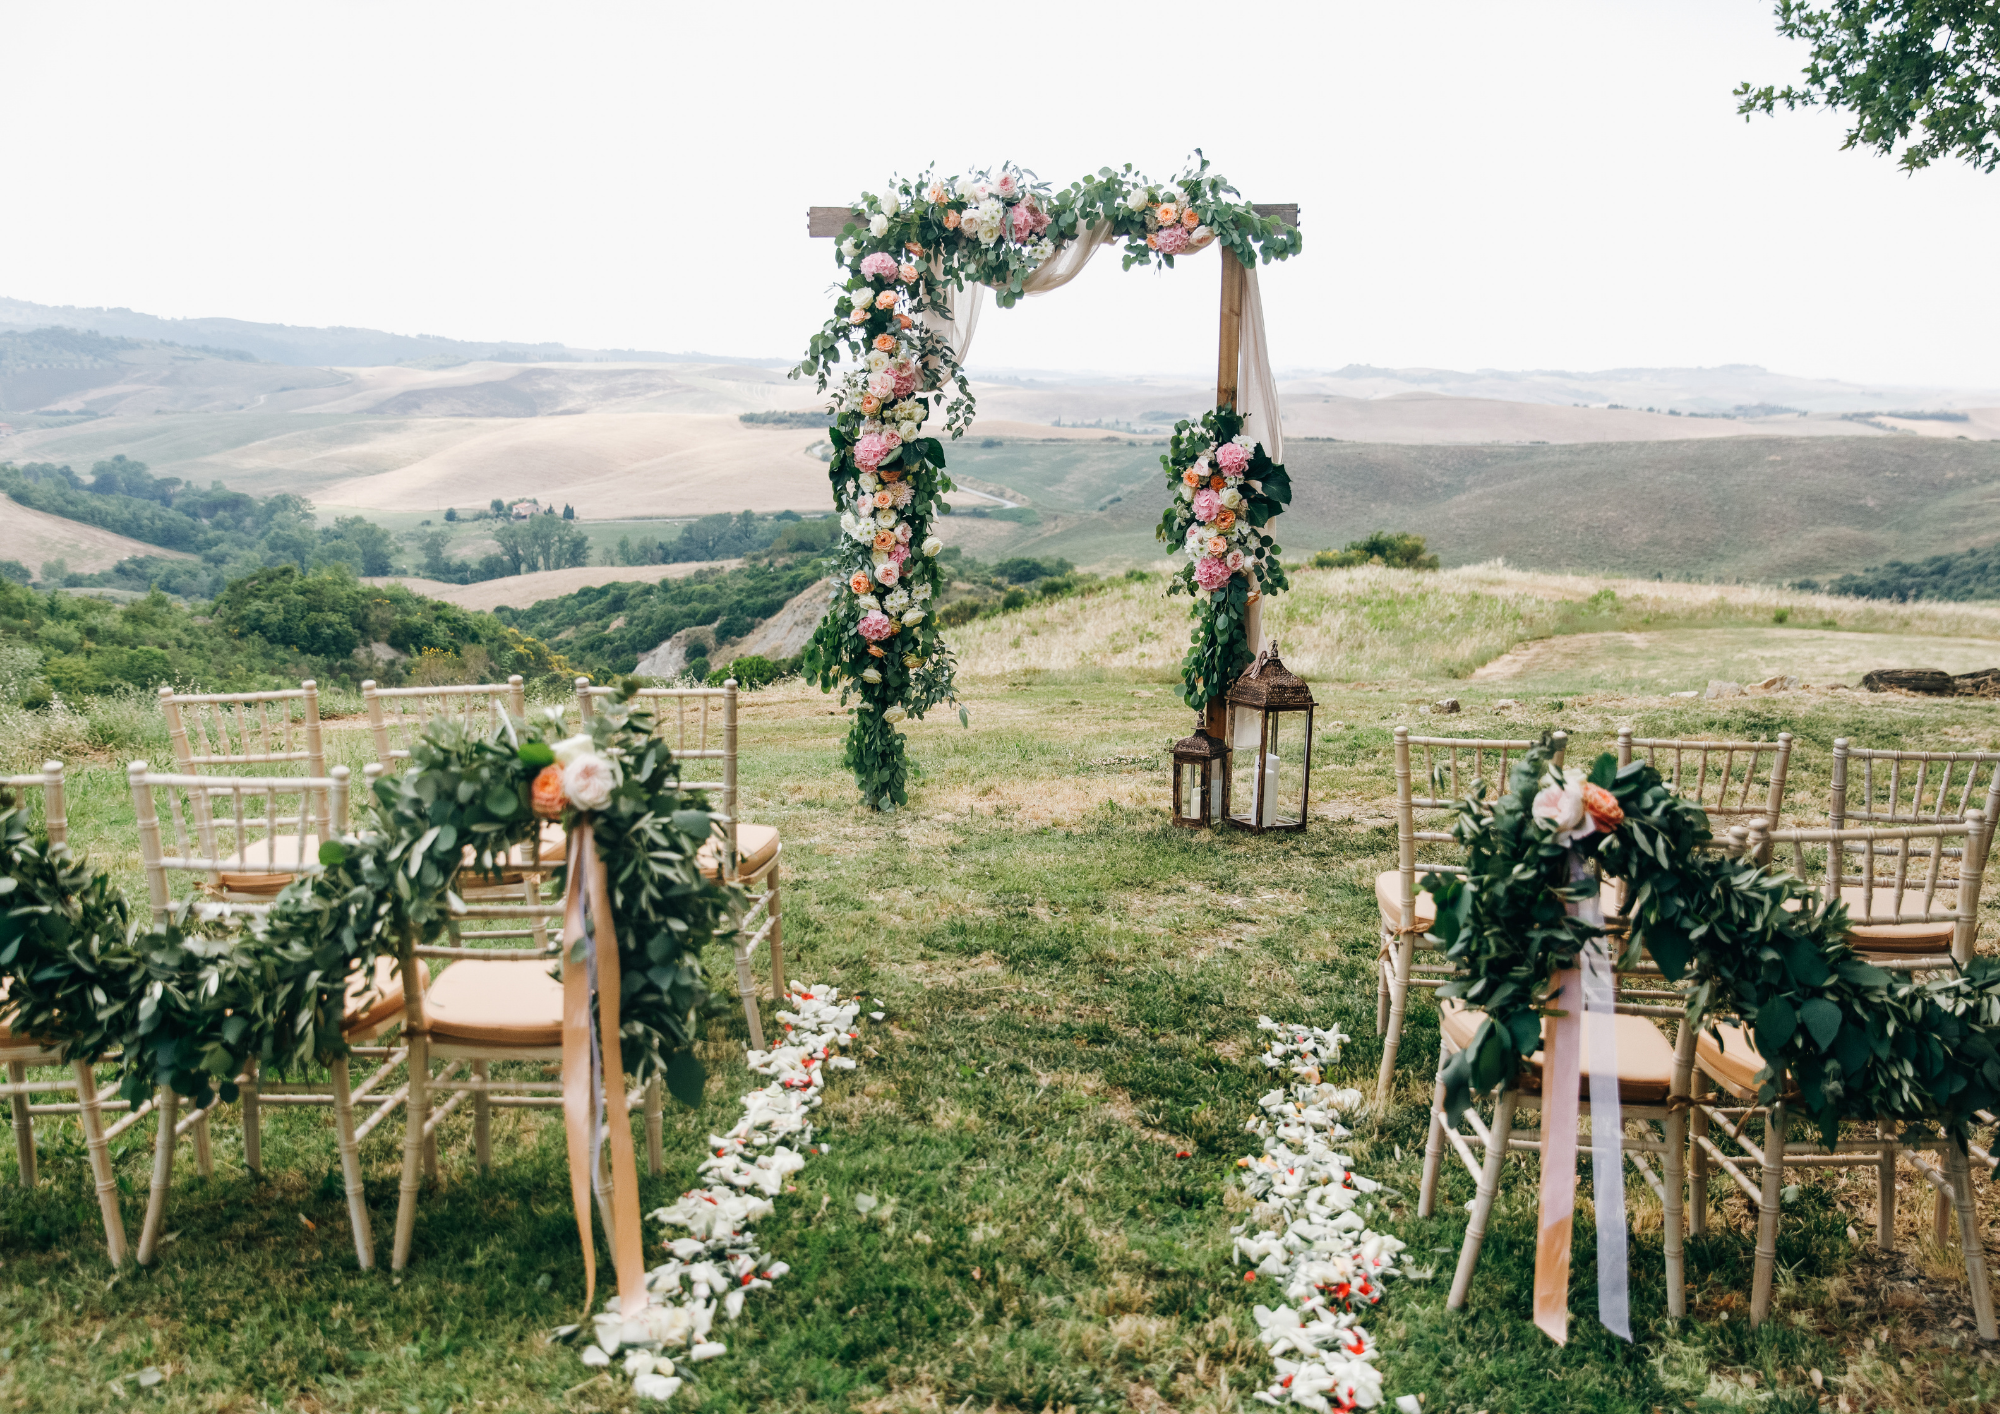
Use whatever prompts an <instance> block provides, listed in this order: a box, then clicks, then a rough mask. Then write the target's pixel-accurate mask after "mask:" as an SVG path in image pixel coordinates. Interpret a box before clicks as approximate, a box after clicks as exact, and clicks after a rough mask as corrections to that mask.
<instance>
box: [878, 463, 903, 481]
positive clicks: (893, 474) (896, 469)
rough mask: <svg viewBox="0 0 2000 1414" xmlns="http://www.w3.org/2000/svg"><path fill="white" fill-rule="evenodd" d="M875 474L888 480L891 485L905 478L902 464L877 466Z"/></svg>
mask: <svg viewBox="0 0 2000 1414" xmlns="http://www.w3.org/2000/svg"><path fill="white" fill-rule="evenodd" d="M875 474H876V475H877V476H879V477H881V478H882V479H883V480H884V481H886V482H888V483H889V484H890V485H891V486H893V485H895V484H896V483H897V482H898V481H901V480H902V479H903V469H902V468H901V467H900V466H881V467H877V468H875Z"/></svg>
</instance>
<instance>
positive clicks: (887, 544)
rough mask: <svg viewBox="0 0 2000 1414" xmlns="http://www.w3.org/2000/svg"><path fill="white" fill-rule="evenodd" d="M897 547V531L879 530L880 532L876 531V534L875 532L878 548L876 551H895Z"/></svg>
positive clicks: (876, 546)
mask: <svg viewBox="0 0 2000 1414" xmlns="http://www.w3.org/2000/svg"><path fill="white" fill-rule="evenodd" d="M895 545H896V532H895V531H893V530H878V531H876V532H875V548H876V549H878V550H891V549H894V548H895Z"/></svg>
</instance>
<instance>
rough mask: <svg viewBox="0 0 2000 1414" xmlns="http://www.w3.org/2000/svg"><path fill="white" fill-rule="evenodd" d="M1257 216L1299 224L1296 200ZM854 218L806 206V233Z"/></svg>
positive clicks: (820, 232) (830, 230)
mask: <svg viewBox="0 0 2000 1414" xmlns="http://www.w3.org/2000/svg"><path fill="white" fill-rule="evenodd" d="M1250 209H1251V210H1252V211H1255V212H1256V213H1257V214H1258V215H1259V216H1275V217H1277V218H1278V219H1279V220H1280V221H1283V222H1284V223H1285V224H1286V225H1287V226H1296V225H1298V224H1299V204H1298V203H1297V202H1296V201H1292V202H1280V203H1278V204H1277V205H1275V206H1252V207H1251V208H1250ZM853 219H854V208H853V207H851V206H808V207H807V208H806V235H807V236H809V237H811V238H812V239H814V240H832V239H833V238H834V237H836V236H838V235H839V234H840V232H841V229H842V228H843V227H845V226H846V225H847V223H848V222H849V221H851V220H853Z"/></svg>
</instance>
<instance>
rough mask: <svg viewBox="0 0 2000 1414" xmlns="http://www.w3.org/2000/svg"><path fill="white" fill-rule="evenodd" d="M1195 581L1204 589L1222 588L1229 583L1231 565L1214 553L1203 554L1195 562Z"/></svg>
mask: <svg viewBox="0 0 2000 1414" xmlns="http://www.w3.org/2000/svg"><path fill="white" fill-rule="evenodd" d="M1194 582H1195V583H1196V584H1199V585H1200V586H1201V587H1202V588H1203V589H1208V590H1215V589H1220V588H1222V586H1223V585H1225V584H1227V583H1229V566H1228V565H1226V564H1224V563H1223V562H1222V561H1221V560H1218V559H1216V558H1215V557H1214V556H1213V555H1203V556H1202V557H1201V558H1200V559H1198V560H1196V561H1195V562H1194Z"/></svg>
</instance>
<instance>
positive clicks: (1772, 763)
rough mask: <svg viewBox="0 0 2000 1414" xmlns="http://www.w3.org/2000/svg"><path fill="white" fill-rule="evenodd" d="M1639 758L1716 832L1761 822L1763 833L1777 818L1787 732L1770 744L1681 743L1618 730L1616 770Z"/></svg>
mask: <svg viewBox="0 0 2000 1414" xmlns="http://www.w3.org/2000/svg"><path fill="white" fill-rule="evenodd" d="M1641 755H1643V756H1644V757H1645V759H1646V763H1647V764H1648V765H1650V766H1651V767H1652V768H1653V769H1654V770H1656V771H1658V772H1659V773H1660V775H1661V776H1662V777H1663V778H1664V779H1665V780H1666V782H1667V784H1668V785H1670V786H1672V787H1674V788H1675V789H1676V790H1677V791H1678V792H1679V793H1680V794H1681V795H1684V796H1686V797H1687V798H1688V799H1689V800H1692V801H1693V802H1694V803H1695V804H1697V805H1699V806H1700V807H1701V808H1702V810H1703V812H1704V813H1706V814H1707V815H1708V817H1709V818H1710V820H1711V821H1712V822H1713V823H1715V824H1716V825H1717V826H1718V827H1726V826H1727V825H1728V824H1729V823H1730V822H1732V821H1734V822H1738V823H1748V822H1749V821H1751V820H1763V821H1764V822H1765V823H1766V827H1767V829H1769V828H1775V827H1776V826H1777V825H1778V823H1779V821H1780V819H1781V818H1782V817H1783V814H1784V806H1785V786H1786V782H1787V779H1788V777H1789V775H1790V771H1791V761H1792V734H1791V733H1790V732H1779V733H1778V736H1777V739H1776V740H1775V741H1702V740H1691V741H1684V740H1680V739H1678V738H1673V737H1639V736H1634V735H1633V734H1632V731H1631V729H1630V728H1629V727H1627V728H1624V729H1621V730H1620V731H1619V733H1618V764H1619V766H1621V767H1624V766H1629V765H1631V764H1632V762H1634V761H1635V760H1637V759H1638V758H1639V757H1640V756H1641ZM1767 758H1768V759H1767ZM1719 832H1720V831H1719V830H1718V833H1719Z"/></svg>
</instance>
